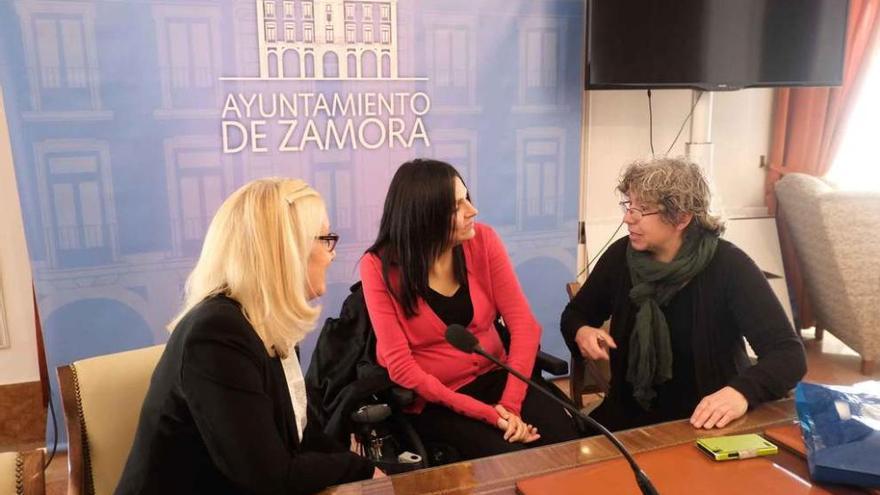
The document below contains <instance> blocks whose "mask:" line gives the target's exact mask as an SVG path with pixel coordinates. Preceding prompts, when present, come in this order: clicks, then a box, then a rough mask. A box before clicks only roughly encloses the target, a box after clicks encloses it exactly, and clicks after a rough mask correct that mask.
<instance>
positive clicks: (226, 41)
mask: <svg viewBox="0 0 880 495" xmlns="http://www.w3.org/2000/svg"><path fill="white" fill-rule="evenodd" d="M510 3H511V14H510V15H509V16H506V17H505V21H504V22H500V21H498V17H497V13H496V12H494V11H493V10H492V8H490V7H491V5H496V4H495V3H492V2H480V1H477V0H475V1H473V2H455V3H447V2H437V3H434V2H426V1H420V0H378V1H365V0H364V1H361V0H356V1H348V0H223V1H212V2H205V1H188V0H181V1H175V2H167V1H159V0H155V1H154V0H144V1H140V2H106V1H103V0H71V1H63V2H62V1H56V0H16V1H14V2H8V5H0V50H3V52H4V53H3V55H4V56H5V59H4V60H5V61H9V62H10V66H15V65H18V64H20V65H21V68H20V70H18V69H14V70H13V71H8V72H6V73H3V72H2V71H0V78H2V79H0V85H2V89H3V91H4V95H5V96H6V112H7V118H8V120H9V121H10V133H11V134H12V138H13V142H14V143H16V145H15V148H14V153H15V154H14V161H15V168H16V174H17V179H18V181H19V191H20V197H21V201H22V210H23V215H24V217H25V228H26V235H27V238H28V248H29V251H30V253H31V259H32V267H33V270H34V280H35V282H36V285H37V296H38V301H39V305H40V312H41V316H42V319H43V328H44V332H45V335H46V346H47V354H48V355H47V358H48V361H49V366H50V367H52V366H55V365H59V364H62V363H65V362H68V361H70V360H73V359H80V358H82V357H86V356H89V355H96V354H101V353H108V352H114V351H118V350H122V349H126V348H132V347H141V346H145V345H149V344H152V343H155V342H161V341H163V340H164V339H165V338H167V335H168V332H167V331H166V329H165V328H164V325H165V324H166V323H167V321H168V319H169V318H170V316H171V315H172V314H173V312H174V311H176V310H177V309H178V307H179V304H180V297H181V292H182V288H183V285H184V283H185V280H186V276H187V274H188V272H189V271H190V269H191V268H192V266H193V264H194V261H195V259H196V258H197V256H198V253H199V251H200V249H201V245H202V241H203V239H204V234H205V231H206V229H207V226H208V224H209V223H210V220H211V218H212V217H213V214H214V212H215V211H216V209H217V208H218V206H219V205H220V203H221V202H222V201H223V199H224V198H225V197H226V196H228V195H229V194H231V193H232V192H233V191H234V190H235V189H237V188H238V187H240V186H241V185H242V184H244V183H245V182H247V181H249V180H251V179H255V178H259V177H266V176H272V175H281V176H295V177H302V178H304V179H305V180H307V181H309V182H310V183H312V184H313V185H314V186H315V187H316V189H318V190H319V191H320V192H321V194H322V195H323V196H324V198H325V200H326V203H327V206H328V210H329V211H328V213H329V217H330V218H329V219H330V223H331V225H332V226H333V229H334V230H336V231H338V232H339V233H340V234H341V235H342V242H341V243H340V244H339V247H338V248H337V258H336V261H335V263H334V264H333V265H332V266H331V269H330V271H329V272H328V279H327V282H328V288H329V291H328V295H327V296H325V298H324V301H322V303H323V305H324V307H325V314H324V315H323V316H325V317H326V316H331V315H332V313H335V312H336V311H338V309H339V307H340V304H341V301H342V299H344V298H345V296H346V295H347V294H348V287H349V286H350V285H351V283H352V282H353V281H354V280H353V279H354V278H356V273H357V270H356V263H357V262H358V260H359V259H360V257H361V255H362V253H363V251H364V250H365V249H366V247H367V246H369V245H370V243H371V242H372V241H373V240H374V238H375V235H376V232H377V228H378V220H379V217H380V215H381V212H382V205H383V202H384V195H385V191H386V188H387V184H388V182H389V181H390V179H391V176H392V175H393V173H394V171H395V170H396V168H397V166H398V165H399V164H400V163H402V162H403V161H405V160H409V159H412V158H415V157H428V158H436V159H439V160H444V161H447V162H449V163H452V164H453V165H454V166H455V167H456V168H457V169H458V170H459V171H460V173H461V175H462V176H463V177H464V179H465V181H466V183H467V185H468V187H469V189H470V192H471V193H472V194H473V195H474V197H475V199H476V201H477V206H478V207H479V208H480V217H478V218H480V219H481V221H484V222H486V223H488V224H490V225H492V226H493V227H494V228H495V229H496V230H497V231H498V232H499V234H501V236H502V237H503V239H504V241H505V244H506V247H507V249H508V252H509V254H510V256H511V260H512V262H513V265H514V267H515V269H516V271H517V273H518V275H519V276H520V278H521V279H522V281H523V288H524V290H525V292H526V295H527V297H528V298H529V301H530V304H531V305H532V308H533V310H534V311H535V313H536V316H537V317H538V319H539V320H540V321H541V322H542V324H544V325H545V327H546V328H547V329H548V331H545V335H550V334H553V333H554V332H552V331H549V329H550V328H552V327H551V325H555V324H556V323H558V314H559V311H561V304H562V302H563V301H564V297H565V295H564V291H563V285H564V282H565V281H568V280H569V279H570V278H571V277H572V276H573V273H572V270H573V267H574V266H575V262H576V250H575V239H576V236H575V232H576V230H575V229H576V225H577V210H578V209H577V204H578V184H577V182H578V177H579V168H578V157H579V155H580V116H579V115H577V113H576V112H573V110H572V109H576V108H580V98H581V97H582V91H581V73H580V72H579V71H580V68H579V67H578V64H575V63H568V62H565V61H567V60H574V59H575V58H576V57H575V55H574V52H575V50H576V46H577V44H578V43H580V42H581V41H580V40H582V38H583V36H582V34H583V31H582V29H583V27H582V26H583V9H582V5H581V2H576V1H568V0H559V1H553V2H533V1H532V0H512V1H511V2H510ZM490 4H491V5H490ZM428 7H430V8H428ZM2 14H7V15H5V16H4V15H2ZM505 15H506V14H505ZM126 23H127V24H126ZM120 26H128V27H127V28H126V35H125V36H121V35H120V30H121V28H120ZM483 52H487V53H483ZM132 54H136V55H137V58H138V61H136V62H133V61H132V59H133V58H134V57H133V55H132ZM484 60H491V61H492V64H486V63H484V62H483V61H484ZM13 72H14V73H13ZM226 75H229V76H230V77H226ZM270 92H272V93H273V94H286V95H288V96H290V95H293V94H294V93H296V94H315V95H317V94H321V93H323V94H327V95H330V94H340V95H347V94H349V93H367V92H372V93H382V92H385V93H393V92H407V93H410V94H416V93H417V92H423V93H425V94H427V95H429V96H430V99H431V110H430V113H426V114H425V115H424V119H425V122H426V125H427V126H429V131H430V138H431V143H430V146H425V145H424V144H421V143H417V144H415V145H413V146H412V147H410V148H407V147H400V146H395V147H394V148H391V147H382V148H378V149H364V148H358V149H354V148H351V147H342V148H341V149H338V148H334V149H320V148H318V147H315V146H309V147H308V148H305V149H303V150H302V151H298V152H296V153H289V154H279V153H273V152H271V151H270V152H268V153H263V154H257V153H253V152H250V151H249V150H245V151H243V152H241V153H238V154H224V153H223V152H222V144H221V141H222V139H221V135H220V131H219V129H220V119H221V112H222V110H221V109H222V108H223V104H224V97H225V96H227V95H228V94H235V95H236V96H237V95H239V94H244V95H245V96H246V97H247V96H249V95H251V94H254V93H257V94H270ZM13 100H14V101H13ZM254 101H256V100H254ZM267 101H268V100H267ZM257 104H258V103H254V105H255V106H256V105H257ZM362 117H364V116H362V115H359V116H357V117H356V118H357V119H361V118H362ZM404 117H405V118H409V117H410V116H404ZM299 118H300V119H304V117H302V115H300V116H299ZM322 119H323V117H322V116H318V117H317V118H316V122H318V123H321V121H322ZM242 122H247V120H246V119H242ZM247 123H249V122H247ZM300 125H304V124H300ZM282 129H286V128H282ZM340 129H341V127H340ZM389 129H390V126H389ZM282 137H283V135H282ZM548 284H549V285H548ZM554 335H555V334H554ZM554 338H556V337H555V336H554ZM557 340H558V339H557ZM556 344H557V342H554V343H553V345H554V346H556V352H559V349H561V342H559V343H558V344H559V345H556ZM311 345H313V344H311V343H307V344H306V346H305V349H304V356H306V359H308V355H309V349H310V347H309V346H311ZM550 347H552V346H548V348H550ZM550 350H552V348H551V349H550ZM77 353H81V354H77Z"/></svg>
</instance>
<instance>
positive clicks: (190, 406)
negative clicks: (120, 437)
mask: <svg viewBox="0 0 880 495" xmlns="http://www.w3.org/2000/svg"><path fill="white" fill-rule="evenodd" d="M311 423H312V422H311V421H310V422H309V426H307V427H306V429H305V431H304V433H303V439H302V441H300V438H299V436H298V434H297V430H296V423H295V421H294V412H293V406H292V405H291V402H290V392H289V391H288V388H287V380H286V379H285V375H284V370H283V368H282V366H281V360H280V359H279V358H277V357H275V358H272V357H270V356H269V354H268V353H267V352H266V350H265V348H264V346H263V343H262V341H261V340H260V338H259V337H258V336H257V334H256V332H255V331H254V329H253V327H252V326H251V325H250V323H248V321H247V320H246V319H245V318H244V315H243V314H242V312H241V309H240V307H239V306H238V304H237V303H236V302H235V301H233V300H232V299H229V298H227V297H224V296H217V297H213V298H210V299H206V300H205V301H202V302H201V303H199V304H198V305H196V306H195V307H194V308H193V309H192V310H191V311H190V312H189V313H187V315H186V316H185V317H184V318H183V319H182V320H181V321H180V323H179V324H178V325H177V327H176V328H175V330H174V332H173V333H172V334H171V337H170V338H169V339H168V344H167V346H166V347H165V351H164V353H163V354H162V357H161V359H160V360H159V363H158V364H157V366H156V370H155V371H154V373H153V378H152V380H151V382H150V388H149V390H148V391H147V396H146V398H145V400H144V404H143V408H142V410H141V416H140V421H139V424H138V429H137V433H136V435H135V440H134V444H133V446H132V448H131V453H130V454H129V457H128V462H127V463H126V465H125V470H124V471H123V473H122V479H121V480H120V482H119V486H118V487H117V488H116V493H117V494H153V493H155V494H162V495H166V494H174V493H181V494H184V493H186V494H191V493H204V494H226V493H255V494H256V493H266V494H270V493H271V494H277V493H284V494H307V493H314V492H317V491H319V490H321V489H323V488H325V487H327V486H329V485H334V484H339V483H345V482H349V481H357V480H361V479H365V478H369V477H370V476H371V475H372V472H373V467H372V464H371V463H370V462H369V461H368V460H366V459H364V458H362V457H359V456H357V455H355V454H353V453H351V452H349V451H348V449H347V448H345V447H342V446H340V445H338V444H336V443H335V442H333V441H331V440H330V439H328V438H327V437H325V436H324V435H323V434H322V433H321V432H320V430H318V429H315V428H311Z"/></svg>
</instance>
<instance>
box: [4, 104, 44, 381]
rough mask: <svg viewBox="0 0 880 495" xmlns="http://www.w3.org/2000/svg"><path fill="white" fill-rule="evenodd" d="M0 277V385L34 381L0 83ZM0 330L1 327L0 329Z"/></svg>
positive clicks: (30, 311)
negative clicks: (1, 311) (0, 340)
mask: <svg viewBox="0 0 880 495" xmlns="http://www.w3.org/2000/svg"><path fill="white" fill-rule="evenodd" d="M0 226H2V231H3V237H2V241H0V281H2V297H3V304H2V306H3V307H4V308H5V316H6V318H5V322H6V332H7V336H8V339H7V341H8V344H9V346H8V347H5V348H0V385H4V384H9V383H21V382H30V381H37V380H39V379H40V369H39V364H38V361H37V343H36V334H35V331H34V326H35V323H34V304H33V294H32V292H31V287H32V285H31V283H32V282H31V268H30V266H31V264H30V260H29V258H28V252H27V245H26V242H25V237H24V225H23V223H22V218H21V203H20V202H19V199H18V186H17V184H16V181H15V169H14V168H13V165H12V147H11V144H10V142H9V128H8V126H7V123H6V112H5V110H4V105H3V88H2V87H0ZM0 331H3V330H2V329H0Z"/></svg>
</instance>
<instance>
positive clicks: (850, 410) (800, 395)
mask: <svg viewBox="0 0 880 495" xmlns="http://www.w3.org/2000/svg"><path fill="white" fill-rule="evenodd" d="M795 401H796V405H797V413H798V418H799V419H800V422H801V431H802V432H803V435H804V443H805V444H806V447H807V463H808V464H809V467H810V476H811V477H812V478H813V480H814V481H821V482H828V483H844V484H850V485H858V486H869V487H880V382H876V381H875V382H863V383H859V384H856V385H853V386H851V387H842V386H832V385H817V384H813V383H799V384H798V386H797V389H796V391H795Z"/></svg>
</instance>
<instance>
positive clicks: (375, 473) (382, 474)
mask: <svg viewBox="0 0 880 495" xmlns="http://www.w3.org/2000/svg"><path fill="white" fill-rule="evenodd" d="M385 476H386V475H385V472H384V471H382V470H381V469H379V468H373V479H377V478H384V477H385Z"/></svg>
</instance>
